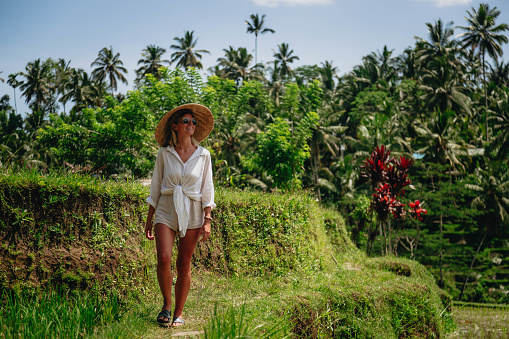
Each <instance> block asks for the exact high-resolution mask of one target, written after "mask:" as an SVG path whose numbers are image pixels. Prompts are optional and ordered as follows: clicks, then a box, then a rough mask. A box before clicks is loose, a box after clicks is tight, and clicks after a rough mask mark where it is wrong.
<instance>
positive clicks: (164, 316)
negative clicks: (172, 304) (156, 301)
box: [157, 310, 172, 326]
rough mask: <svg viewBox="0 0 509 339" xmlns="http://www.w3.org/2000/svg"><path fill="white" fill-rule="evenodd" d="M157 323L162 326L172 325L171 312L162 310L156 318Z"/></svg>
mask: <svg viewBox="0 0 509 339" xmlns="http://www.w3.org/2000/svg"><path fill="white" fill-rule="evenodd" d="M157 322H158V323H159V324H160V325H162V326H170V325H171V323H172V318H171V312H170V311H168V310H162V311H161V312H159V315H158V316H157Z"/></svg>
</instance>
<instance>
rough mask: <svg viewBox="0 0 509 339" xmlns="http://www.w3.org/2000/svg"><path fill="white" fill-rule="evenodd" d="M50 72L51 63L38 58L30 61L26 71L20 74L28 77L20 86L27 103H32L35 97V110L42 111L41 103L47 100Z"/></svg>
mask: <svg viewBox="0 0 509 339" xmlns="http://www.w3.org/2000/svg"><path fill="white" fill-rule="evenodd" d="M49 72H50V65H49V64H47V63H44V62H42V63H41V59H37V60H35V61H33V62H29V63H28V65H27V66H26V68H25V72H21V73H20V75H22V76H24V77H25V78H26V81H24V82H23V84H22V85H21V86H20V89H21V90H22V91H23V93H22V95H23V96H24V97H25V98H26V103H27V104H30V103H31V102H32V100H33V99H35V102H33V103H34V106H33V107H34V111H40V109H41V104H43V103H44V102H46V97H47V96H48V95H49V94H50V89H49V84H48V75H49Z"/></svg>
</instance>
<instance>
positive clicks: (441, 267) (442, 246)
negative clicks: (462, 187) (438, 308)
mask: <svg viewBox="0 0 509 339" xmlns="http://www.w3.org/2000/svg"><path fill="white" fill-rule="evenodd" d="M443 226H444V224H443V218H442V213H440V263H439V265H440V287H443V286H444V267H443V253H444V228H443Z"/></svg>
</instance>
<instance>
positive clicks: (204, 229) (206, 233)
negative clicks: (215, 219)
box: [200, 219, 210, 241]
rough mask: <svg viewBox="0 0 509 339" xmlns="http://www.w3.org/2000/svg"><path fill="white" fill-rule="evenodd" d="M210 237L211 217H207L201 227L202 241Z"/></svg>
mask: <svg viewBox="0 0 509 339" xmlns="http://www.w3.org/2000/svg"><path fill="white" fill-rule="evenodd" d="M208 238H210V219H205V220H204V221H203V226H202V227H201V233H200V241H204V240H207V239H208Z"/></svg>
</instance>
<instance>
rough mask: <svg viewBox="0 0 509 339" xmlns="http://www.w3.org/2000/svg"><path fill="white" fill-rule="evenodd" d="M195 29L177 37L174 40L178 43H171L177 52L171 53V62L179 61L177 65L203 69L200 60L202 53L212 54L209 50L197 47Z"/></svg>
mask: <svg viewBox="0 0 509 339" xmlns="http://www.w3.org/2000/svg"><path fill="white" fill-rule="evenodd" d="M193 34H194V31H191V32H190V31H186V32H185V34H184V37H183V38H179V37H175V38H173V40H175V41H176V42H178V45H171V46H170V48H171V49H174V50H175V52H174V53H173V54H172V55H171V61H170V62H171V63H172V64H173V63H175V62H177V67H182V68H185V69H186V70H187V69H188V68H189V67H194V68H197V69H203V65H202V63H201V61H200V59H201V58H202V53H207V54H210V52H209V51H207V50H204V49H195V48H196V43H197V42H198V38H196V40H195V39H194V36H193Z"/></svg>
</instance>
